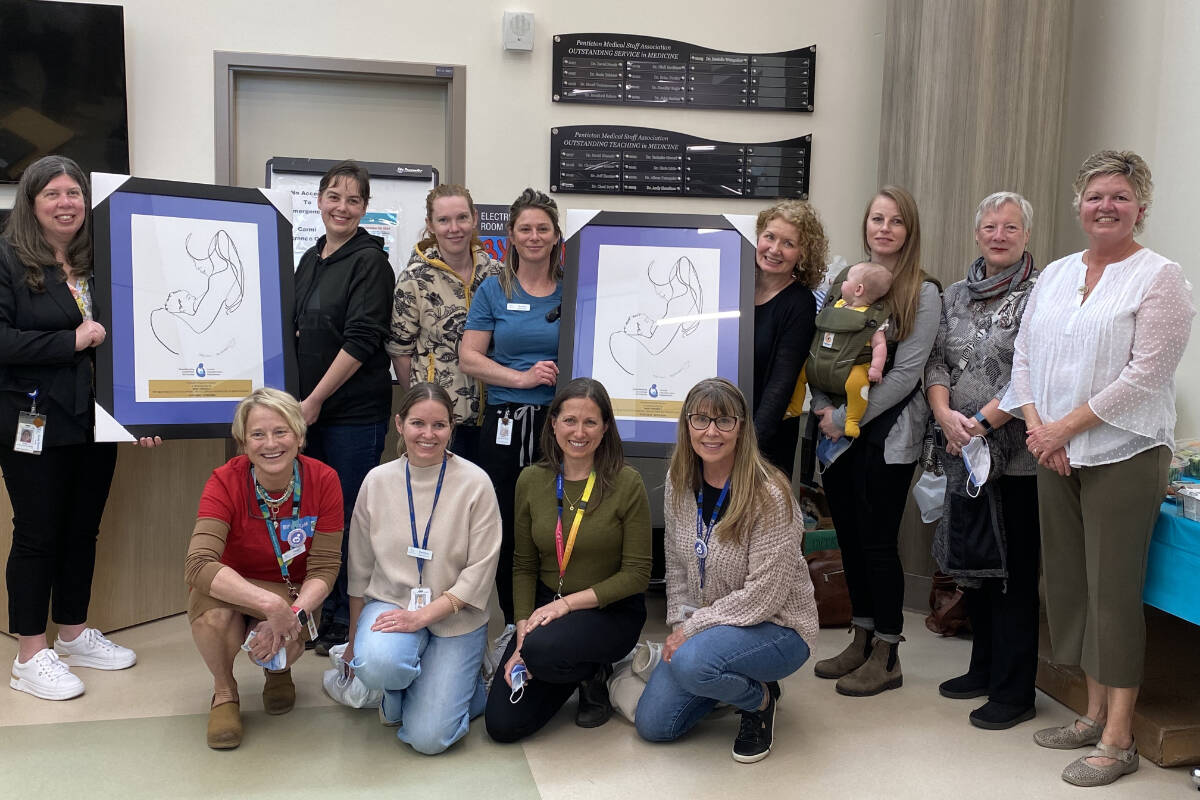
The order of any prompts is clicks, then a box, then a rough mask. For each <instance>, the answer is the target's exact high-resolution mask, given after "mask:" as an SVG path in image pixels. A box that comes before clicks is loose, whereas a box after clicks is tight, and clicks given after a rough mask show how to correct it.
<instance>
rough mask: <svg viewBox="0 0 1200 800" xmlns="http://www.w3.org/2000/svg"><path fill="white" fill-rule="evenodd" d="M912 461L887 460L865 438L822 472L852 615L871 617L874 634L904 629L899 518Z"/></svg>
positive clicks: (905, 496) (905, 497)
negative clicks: (894, 462) (844, 572)
mask: <svg viewBox="0 0 1200 800" xmlns="http://www.w3.org/2000/svg"><path fill="white" fill-rule="evenodd" d="M916 466H917V464H916V462H915V461H914V462H912V463H909V464H888V463H885V462H884V460H883V448H881V447H879V446H878V445H875V444H873V443H871V442H868V441H866V440H865V439H859V440H857V441H855V442H854V444H852V445H850V449H848V450H846V452H844V453H842V455H841V456H840V457H839V458H838V459H837V460H836V461H834V462H833V464H832V465H830V466H829V467H828V468H827V469H826V470H825V472H823V473H822V474H821V484H822V485H823V486H824V487H825V496H826V497H827V498H828V500H829V510H830V512H831V513H832V515H833V526H834V528H836V529H837V539H838V547H840V548H841V550H842V564H843V566H844V567H845V568H846V584H847V585H848V586H849V588H850V607H851V611H852V613H853V614H854V616H856V617H870V618H871V619H874V620H875V630H876V632H878V633H885V634H892V635H897V636H898V635H899V634H900V632H901V631H902V630H904V615H903V612H902V609H903V607H904V567H903V566H902V565H901V564H900V549H899V537H900V519H901V517H903V516H904V506H905V504H906V503H907V502H908V490H909V485H910V484H911V483H912V476H913V470H915V469H916Z"/></svg>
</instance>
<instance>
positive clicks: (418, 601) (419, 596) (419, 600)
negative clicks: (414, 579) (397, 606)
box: [408, 586, 433, 611]
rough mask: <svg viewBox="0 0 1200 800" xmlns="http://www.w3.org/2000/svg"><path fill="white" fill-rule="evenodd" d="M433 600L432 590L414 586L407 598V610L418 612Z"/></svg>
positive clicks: (426, 587)
mask: <svg viewBox="0 0 1200 800" xmlns="http://www.w3.org/2000/svg"><path fill="white" fill-rule="evenodd" d="M432 600H433V590H432V589H430V588H429V587H428V586H414V587H413V590H412V594H410V595H409V597H408V610H409V611H418V610H420V609H422V608H424V607H425V606H427V605H429V603H430V602H431V601H432Z"/></svg>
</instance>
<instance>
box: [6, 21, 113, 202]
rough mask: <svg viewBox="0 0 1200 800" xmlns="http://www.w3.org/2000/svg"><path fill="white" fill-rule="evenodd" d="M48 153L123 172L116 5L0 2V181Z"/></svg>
mask: <svg viewBox="0 0 1200 800" xmlns="http://www.w3.org/2000/svg"><path fill="white" fill-rule="evenodd" d="M52 153H57V154H60V155H65V156H69V157H71V158H73V159H75V160H76V161H78V162H79V165H80V166H81V167H82V168H83V171H84V172H85V173H88V172H114V173H117V174H121V175H124V174H127V173H128V172H129V124H128V114H127V106H126V101H125V21H124V10H123V9H122V8H121V7H120V6H101V5H91V4H88V3H51V2H43V0H0V182H15V181H17V180H19V179H20V177H21V173H22V172H23V171H24V170H25V167H27V166H29V165H30V164H32V163H33V162H34V161H36V160H37V159H39V158H41V157H42V156H45V155H50V154H52Z"/></svg>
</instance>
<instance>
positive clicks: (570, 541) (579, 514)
mask: <svg viewBox="0 0 1200 800" xmlns="http://www.w3.org/2000/svg"><path fill="white" fill-rule="evenodd" d="M595 485H596V471H595V470H592V471H591V473H590V474H589V475H588V479H587V483H586V484H585V485H584V487H583V495H582V496H580V498H579V508H578V510H576V512H575V519H574V520H573V521H572V522H571V533H570V535H568V536H567V544H566V547H565V548H564V547H563V525H562V510H563V476H562V473H561V472H560V473H558V475H557V476H556V477H555V484H554V488H555V495H556V496H557V498H558V525H557V526H556V527H555V528H554V554H555V556H557V557H558V592H557V594H558V596H559V597H562V585H563V576H564V575H566V574H567V564H568V563H569V562H570V561H571V552H572V551H573V550H574V549H575V537H576V536H577V535H578V534H579V524H580V523H581V522H583V512H584V509H586V508H587V504H588V500H589V499H591V497H592V489H593V487H595Z"/></svg>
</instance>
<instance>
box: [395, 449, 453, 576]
mask: <svg viewBox="0 0 1200 800" xmlns="http://www.w3.org/2000/svg"><path fill="white" fill-rule="evenodd" d="M409 463H410V462H408V461H405V462H404V480H405V482H406V483H407V484H408V521H409V523H411V525H412V539H413V547H414V548H415V549H417V550H426V547H427V546H428V545H429V529H430V528H432V527H433V512H434V509H436V508H437V503H438V498H439V497H441V496H442V479H443V478H445V477H446V454H445V453H443V454H442V471H441V472H439V473H438V482H437V488H436V489H434V491H433V505H432V506H431V507H430V508H429V521H428V522H426V523H425V539H424V540H423V541H422V542H421V543H420V544H417V510H416V509H415V508H413V493H412V471H411V470H409V468H408V465H409ZM426 552H428V551H426ZM416 559H417V585H418V586H420V585H422V584H421V581H422V579H423V575H422V574H423V573H424V571H425V559H423V558H421V557H420V556H416Z"/></svg>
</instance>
